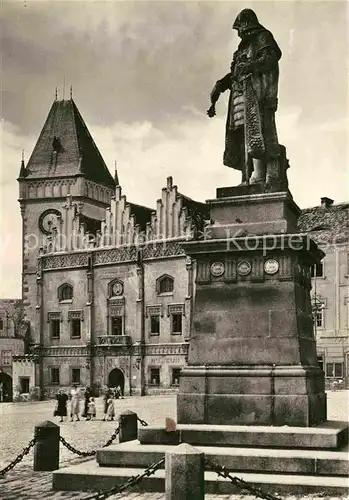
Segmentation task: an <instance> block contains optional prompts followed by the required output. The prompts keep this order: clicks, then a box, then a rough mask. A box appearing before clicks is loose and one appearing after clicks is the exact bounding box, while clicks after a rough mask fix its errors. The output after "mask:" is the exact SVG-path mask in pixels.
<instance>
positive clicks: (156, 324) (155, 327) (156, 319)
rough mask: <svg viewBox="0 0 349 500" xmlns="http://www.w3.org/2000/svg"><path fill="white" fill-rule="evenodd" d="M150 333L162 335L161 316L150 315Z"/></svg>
mask: <svg viewBox="0 0 349 500" xmlns="http://www.w3.org/2000/svg"><path fill="white" fill-rule="evenodd" d="M150 335H160V316H159V315H151V316H150Z"/></svg>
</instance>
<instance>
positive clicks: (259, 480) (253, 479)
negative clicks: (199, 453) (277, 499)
mask: <svg viewBox="0 0 349 500" xmlns="http://www.w3.org/2000/svg"><path fill="white" fill-rule="evenodd" d="M143 471H144V469H143V468H111V467H99V466H98V464H97V463H96V462H95V461H94V460H93V461H91V462H84V463H82V464H79V465H75V466H72V467H67V468H65V469H61V470H58V471H54V472H53V481H52V485H53V489H55V490H62V491H97V490H103V491H106V490H108V489H110V488H112V487H113V486H115V485H117V484H120V485H121V484H123V483H125V482H126V481H127V480H128V479H130V477H131V476H136V475H138V474H141V473H142V472H143ZM232 474H233V475H235V474H234V472H232ZM236 475H237V476H238V477H239V478H241V479H243V480H244V481H246V482H248V483H249V484H251V485H253V486H257V487H259V488H263V489H264V490H265V491H267V492H269V493H279V494H284V493H291V494H302V495H304V494H307V493H314V492H317V493H319V492H326V494H328V495H343V496H344V495H347V494H348V491H349V480H348V478H345V477H327V476H322V477H319V476H304V475H303V476H300V475H283V474H252V473H238V474H236ZM135 490H136V491H153V492H164V491H165V470H164V469H160V470H158V471H156V473H155V474H154V475H153V476H150V477H147V478H144V479H143V480H142V482H141V483H140V484H139V485H138V486H137V487H136V488H135V489H133V490H132V491H135ZM241 491H242V490H241V489H240V488H237V487H236V486H235V485H233V484H232V483H231V481H229V479H222V478H218V476H217V474H215V473H214V472H205V492H206V493H211V494H231V493H240V494H241Z"/></svg>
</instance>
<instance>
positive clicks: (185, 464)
mask: <svg viewBox="0 0 349 500" xmlns="http://www.w3.org/2000/svg"><path fill="white" fill-rule="evenodd" d="M165 457H166V458H165V460H166V465H165V471H166V478H165V484H166V486H165V491H166V500H204V498H205V479H204V471H205V464H204V460H205V456H204V453H203V452H202V451H199V450H197V449H196V448H193V447H192V446H190V444H186V443H183V444H180V445H178V446H176V447H175V448H174V449H173V450H169V451H167V452H166V455H165Z"/></svg>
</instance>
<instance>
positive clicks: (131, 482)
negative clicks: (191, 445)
mask: <svg viewBox="0 0 349 500" xmlns="http://www.w3.org/2000/svg"><path fill="white" fill-rule="evenodd" d="M164 462H165V457H164V458H162V459H161V460H159V461H158V462H154V463H152V464H151V465H149V467H148V468H147V469H145V471H144V472H143V473H142V474H138V475H137V476H131V477H130V479H128V480H127V481H126V482H125V483H124V484H121V485H116V486H113V488H110V489H109V490H107V491H98V492H97V493H93V494H92V495H90V496H88V497H85V498H83V499H82V500H105V499H106V498H108V497H110V496H111V495H117V494H118V493H123V492H124V491H125V490H127V489H129V488H132V487H133V486H136V485H137V484H139V483H140V482H141V481H142V479H143V478H145V477H149V476H151V475H152V474H155V472H156V471H157V470H158V469H160V467H161V466H162V465H163V463H164Z"/></svg>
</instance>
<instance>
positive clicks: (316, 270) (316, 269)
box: [311, 262, 324, 278]
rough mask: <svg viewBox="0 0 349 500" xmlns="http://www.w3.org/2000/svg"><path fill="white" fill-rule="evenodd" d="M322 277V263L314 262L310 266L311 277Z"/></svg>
mask: <svg viewBox="0 0 349 500" xmlns="http://www.w3.org/2000/svg"><path fill="white" fill-rule="evenodd" d="M315 276H316V277H317V278H323V277H324V263H323V262H320V264H315V265H314V266H312V268H311V277H312V278H315Z"/></svg>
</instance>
